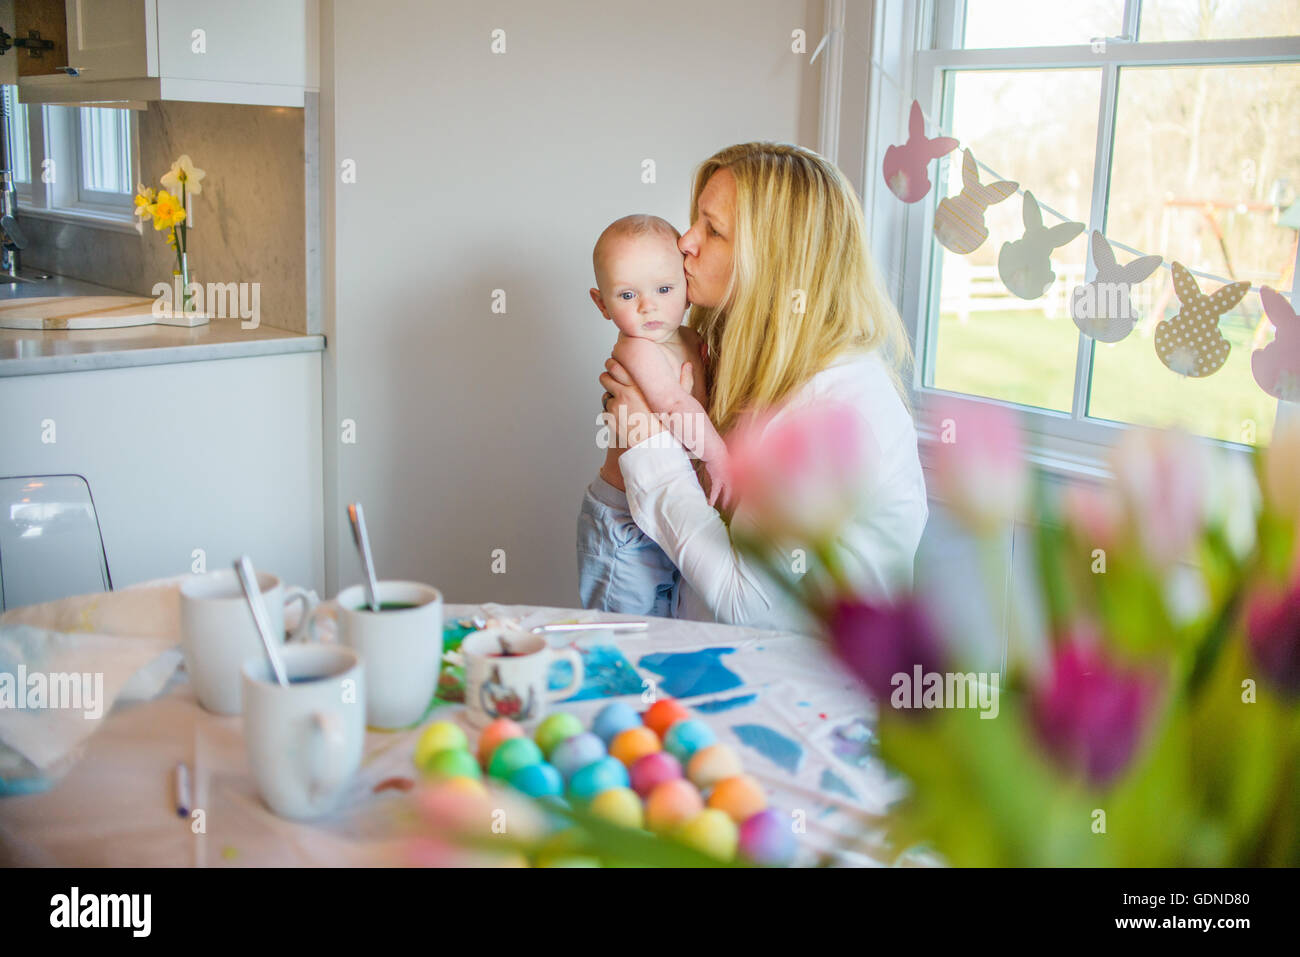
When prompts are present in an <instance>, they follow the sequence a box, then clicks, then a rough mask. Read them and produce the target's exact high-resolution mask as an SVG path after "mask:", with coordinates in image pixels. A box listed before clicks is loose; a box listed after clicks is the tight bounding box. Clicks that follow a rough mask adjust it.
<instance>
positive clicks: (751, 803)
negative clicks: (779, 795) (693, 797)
mask: <svg viewBox="0 0 1300 957" xmlns="http://www.w3.org/2000/svg"><path fill="white" fill-rule="evenodd" d="M709 807H711V808H716V809H717V810H719V811H726V812H727V814H728V816H730V818H731V819H732V820H733V821H735V822H736V823H737V824H743V823H744V822H745V821H746V820H748V819H749V818H750V816H751V815H754V814H757V813H758V812H759V811H762V810H763V809H765V808H766V807H767V795H766V794H764V793H763V786H762V785H761V784H759V783H758V782H757V781H755V780H754V779H753V778H751V777H750V776H749V775H748V774H737V775H736V776H735V777H731V778H724V779H723V780H721V781H719V782H718V783H717V784H715V785H714V786H713V791H712V793H710V794H709Z"/></svg>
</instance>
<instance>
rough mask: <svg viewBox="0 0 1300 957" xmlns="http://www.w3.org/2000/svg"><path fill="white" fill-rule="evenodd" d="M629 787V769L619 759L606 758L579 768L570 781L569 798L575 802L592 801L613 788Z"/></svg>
mask: <svg viewBox="0 0 1300 957" xmlns="http://www.w3.org/2000/svg"><path fill="white" fill-rule="evenodd" d="M627 786H628V779H627V768H625V767H623V762H622V761H620V760H618V759H617V758H611V757H604V758H601V759H600V760H598V761H593V762H592V763H591V764H588V765H587V766H586V767H584V768H579V769H578V770H577V771H576V772H574V775H573V777H571V778H570V779H569V796H570V797H571V798H573V799H574V800H575V801H583V802H586V801H590V800H591V799H592V798H594V797H595V796H596V795H597V794H602V793H604V792H605V791H608V790H610V789H611V788H625V787H627Z"/></svg>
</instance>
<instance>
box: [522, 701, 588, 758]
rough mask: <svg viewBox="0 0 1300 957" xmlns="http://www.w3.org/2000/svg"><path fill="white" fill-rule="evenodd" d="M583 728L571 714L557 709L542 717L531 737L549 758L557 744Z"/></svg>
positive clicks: (578, 732) (580, 731)
mask: <svg viewBox="0 0 1300 957" xmlns="http://www.w3.org/2000/svg"><path fill="white" fill-rule="evenodd" d="M583 730H584V729H583V727H582V722H581V721H579V720H578V719H577V718H575V717H574V716H573V715H571V714H568V713H566V712H563V711H559V712H556V713H555V714H552V715H548V716H547V717H545V718H543V719H542V723H541V724H539V725H538V726H537V731H536V733H535V734H534V735H533V739H534V740H535V741H536V742H537V746H538V747H539V748H541V749H542V754H544V755H546V757H547V758H548V759H549V758H550V756H551V752H552V751H554V750H555V746H556V745H557V744H559V743H560V742H561V741H563V740H565V739H566V738H571V737H573V736H574V735H575V734H582V732H583Z"/></svg>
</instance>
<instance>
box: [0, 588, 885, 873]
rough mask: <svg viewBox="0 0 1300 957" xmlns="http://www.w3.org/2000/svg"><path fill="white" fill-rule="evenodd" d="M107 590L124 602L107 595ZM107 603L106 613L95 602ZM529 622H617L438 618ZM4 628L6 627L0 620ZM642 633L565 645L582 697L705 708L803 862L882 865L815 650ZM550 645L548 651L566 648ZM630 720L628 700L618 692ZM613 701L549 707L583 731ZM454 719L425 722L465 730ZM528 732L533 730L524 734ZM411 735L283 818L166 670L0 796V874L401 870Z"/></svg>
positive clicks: (377, 751)
mask: <svg viewBox="0 0 1300 957" xmlns="http://www.w3.org/2000/svg"><path fill="white" fill-rule="evenodd" d="M119 594H120V593H119ZM105 600H109V599H108V596H105ZM484 611H486V613H488V614H495V615H497V616H515V617H520V618H523V619H524V624H526V625H533V624H538V623H542V622H547V621H595V620H613V619H616V618H618V617H619V616H610V615H604V614H600V613H597V612H590V611H582V610H574V609H565V608H542V607H535V606H509V605H497V604H488V605H448V606H447V607H446V615H447V619H448V620H450V619H452V618H461V617H466V616H468V615H471V614H474V613H480V612H484ZM6 617H8V616H6ZM649 620H650V622H651V625H650V628H649V630H648V631H646V632H644V633H630V634H629V633H613V632H588V633H584V634H582V636H581V637H580V638H579V639H578V640H577V641H574V642H572V643H573V644H575V645H576V646H577V647H578V648H579V649H580V650H581V651H582V652H583V656H584V662H586V663H587V667H588V671H589V672H590V676H589V679H588V686H585V687H584V693H589V694H590V693H604V692H607V691H611V690H612V691H615V692H626V691H627V690H628V689H630V688H632V687H636V686H637V685H639V684H640V679H650V680H653V681H655V682H657V684H658V688H659V690H660V691H661V692H665V693H668V694H672V695H674V696H677V697H679V698H680V699H681V700H682V701H683V703H685V704H687V705H691V706H694V707H696V708H701V706H702V710H700V711H699V714H698V716H699V717H700V718H701V719H703V720H704V721H706V722H708V723H709V724H710V725H712V726H713V728H714V729H715V730H716V732H717V734H718V737H719V739H720V740H722V741H725V742H727V743H728V744H730V745H731V746H732V747H734V748H735V749H736V751H737V752H738V753H739V754H740V755H741V757H742V759H743V761H744V764H745V769H746V771H747V772H748V773H750V774H752V775H754V776H755V777H756V778H758V779H759V780H760V781H762V782H763V783H764V785H765V786H766V787H767V788H768V792H769V797H770V799H771V801H772V804H773V805H774V806H775V807H777V808H780V809H781V810H783V811H787V812H795V811H802V812H804V813H803V815H802V819H803V820H804V821H806V829H807V830H806V834H805V835H804V836H803V837H802V838H801V840H800V856H799V861H800V862H802V863H811V862H813V861H814V860H816V859H817V857H818V855H819V854H820V853H821V852H822V851H825V850H827V849H830V848H839V849H840V850H841V851H844V852H845V853H844V854H843V855H842V856H841V858H840V861H841V862H843V863H854V864H872V863H878V862H880V861H883V860H888V859H890V858H891V857H892V854H887V853H886V852H885V851H884V850H883V846H882V844H881V843H880V838H879V834H880V825H881V821H880V817H879V816H880V815H881V814H882V812H883V811H884V810H885V808H886V807H887V805H888V804H889V803H890V802H891V801H892V800H894V799H895V798H896V797H897V795H898V793H899V789H900V785H899V782H898V781H896V780H894V779H891V777H890V776H889V775H888V774H887V772H886V770H885V769H884V767H883V766H882V765H881V764H880V762H879V761H878V760H877V759H876V758H875V757H874V753H873V737H872V734H871V731H870V727H871V724H872V718H873V707H872V705H871V704H870V702H869V700H868V699H867V697H866V696H865V695H864V694H863V692H862V691H860V690H859V688H858V687H857V686H856V684H855V683H854V682H853V681H852V680H851V678H850V677H849V676H848V675H847V674H846V673H845V672H844V671H843V669H842V668H841V667H840V666H839V665H838V664H837V663H836V662H835V661H834V660H833V659H832V658H831V657H830V656H829V654H828V653H827V651H826V649H825V648H824V646H823V645H822V644H821V643H820V642H818V641H817V640H815V639H813V638H810V637H807V636H803V635H796V634H784V633H779V632H772V631H764V630H759V629H750V628H739V627H734V626H729V625H715V624H704V623H700V622H693V621H676V620H671V619H659V618H651V619H649ZM570 641H571V639H570V636H557V637H556V638H555V639H554V643H555V644H569V643H570ZM617 696H619V697H623V699H624V700H626V701H627V702H628V703H629V704H632V705H633V706H634V707H637V708H638V709H641V708H643V705H642V703H641V698H640V696H639V694H635V693H634V694H620V695H617ZM610 700H614V699H613V698H611V697H607V696H606V697H592V698H587V699H584V700H573V701H569V702H566V703H564V704H562V705H560V706H559V707H561V708H563V710H567V711H571V712H573V713H574V714H576V715H578V716H579V717H580V718H581V719H582V720H583V721H584V722H585V723H589V722H590V720H591V718H592V717H593V716H594V714H595V713H596V711H598V710H599V709H600V708H601V707H602V706H603V705H604V704H606V703H607V702H608V701H610ZM462 710H463V709H462V707H461V706H459V705H448V706H446V707H445V708H439V709H438V710H437V711H435V712H434V713H433V714H431V715H430V716H429V717H428V718H426V721H425V723H427V722H428V721H433V720H437V719H451V720H455V721H458V722H460V723H461V724H462V725H464V726H465V727H466V729H467V731H469V732H470V737H471V741H473V740H475V739H476V735H475V733H474V732H473V731H472V730H471V729H470V727H469V725H468V724H467V723H465V721H464V717H463V715H462V713H461V712H462ZM530 730H531V728H530ZM419 735H420V728H414V729H411V730H407V731H399V732H384V731H369V732H368V733H367V737H366V751H365V757H364V759H363V764H362V768H361V770H360V772H359V773H358V775H357V776H356V778H355V779H354V780H353V782H352V783H351V785H350V787H349V789H348V791H347V793H346V795H345V796H344V799H343V800H342V801H341V803H340V806H339V808H338V810H337V811H335V812H334V813H332V814H331V815H330V816H328V817H325V818H321V819H318V820H316V821H313V822H311V823H298V822H293V821H286V820H282V819H280V818H278V817H276V816H275V815H274V814H272V813H271V812H270V811H269V810H268V809H267V808H266V806H265V805H264V804H263V803H262V802H261V800H260V798H259V797H258V795H257V792H256V789H255V786H254V784H253V781H252V778H251V776H250V773H249V770H248V766H247V763H246V759H245V752H244V742H243V735H242V724H241V719H240V718H239V717H220V716H217V715H213V714H210V713H208V712H206V711H204V710H203V709H201V708H200V707H199V706H198V704H197V702H196V700H195V697H194V693H193V690H192V689H191V687H190V685H189V682H188V680H187V678H186V675H185V671H184V668H183V667H182V668H179V669H178V670H177V671H176V673H175V674H174V675H173V676H172V677H171V679H170V681H169V682H168V683H167V684H166V686H165V687H164V688H163V690H162V692H161V693H160V694H159V695H158V696H157V697H155V698H153V699H152V700H147V701H132V702H119V703H118V704H117V705H116V707H114V709H113V710H112V711H111V712H110V713H109V714H108V715H106V716H105V717H104V718H103V719H102V727H100V728H99V729H98V730H97V731H96V732H95V733H94V734H93V735H92V736H91V737H90V738H89V740H88V741H87V742H86V743H85V744H84V745H83V748H84V751H83V752H82V754H81V757H80V758H79V760H77V762H76V763H75V764H74V765H73V766H72V767H71V769H70V770H69V771H68V772H67V773H66V775H65V776H64V777H62V779H61V780H59V781H58V782H57V784H55V785H54V786H53V787H52V788H50V789H49V790H47V791H45V792H43V793H36V794H27V795H22V796H15V797H7V798H0V864H5V865H87V866H99V865H104V866H198V867H219V866H248V865H284V866H295V865H326V866H337V865H383V864H402V863H406V862H407V848H408V841H407V836H408V835H409V834H410V833H411V828H412V826H413V815H412V812H411V799H410V795H409V793H403V792H401V791H396V790H385V791H382V792H379V793H375V792H374V787H375V786H376V785H377V784H378V783H379V782H381V781H383V780H385V779H387V778H390V777H393V776H405V777H411V778H414V777H417V774H416V771H415V768H414V765H413V763H412V754H413V751H414V747H415V742H416V740H417V739H418V737H419ZM180 761H184V762H186V763H187V764H188V765H189V767H190V768H191V771H192V778H193V790H194V794H193V798H194V801H193V803H194V807H195V808H199V809H202V810H203V830H202V832H201V833H195V830H194V822H193V821H192V820H187V819H182V818H180V817H179V816H178V815H177V813H176V806H175V794H174V789H173V769H174V768H175V765H176V763H177V762H180Z"/></svg>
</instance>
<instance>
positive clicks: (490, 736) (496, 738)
mask: <svg viewBox="0 0 1300 957" xmlns="http://www.w3.org/2000/svg"><path fill="white" fill-rule="evenodd" d="M522 737H525V735H524V729H523V728H521V727H520V726H519V725H518V723H517V722H514V721H511V720H510V719H509V718H497V719H496V720H495V721H493V722H492V723H491V724H489V725H488V726H487V727H486V728H484V729H483V734H482V735H481V736H480V737H479V739H478V762H479V764H481V765H483V767H485V768H486V767H487V765H488V762H489V761H491V760H492V752H493V751H495V750H496V749H497V745H499V744H500V743H501V742H502V741H505V740H506V739H507V738H522Z"/></svg>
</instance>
